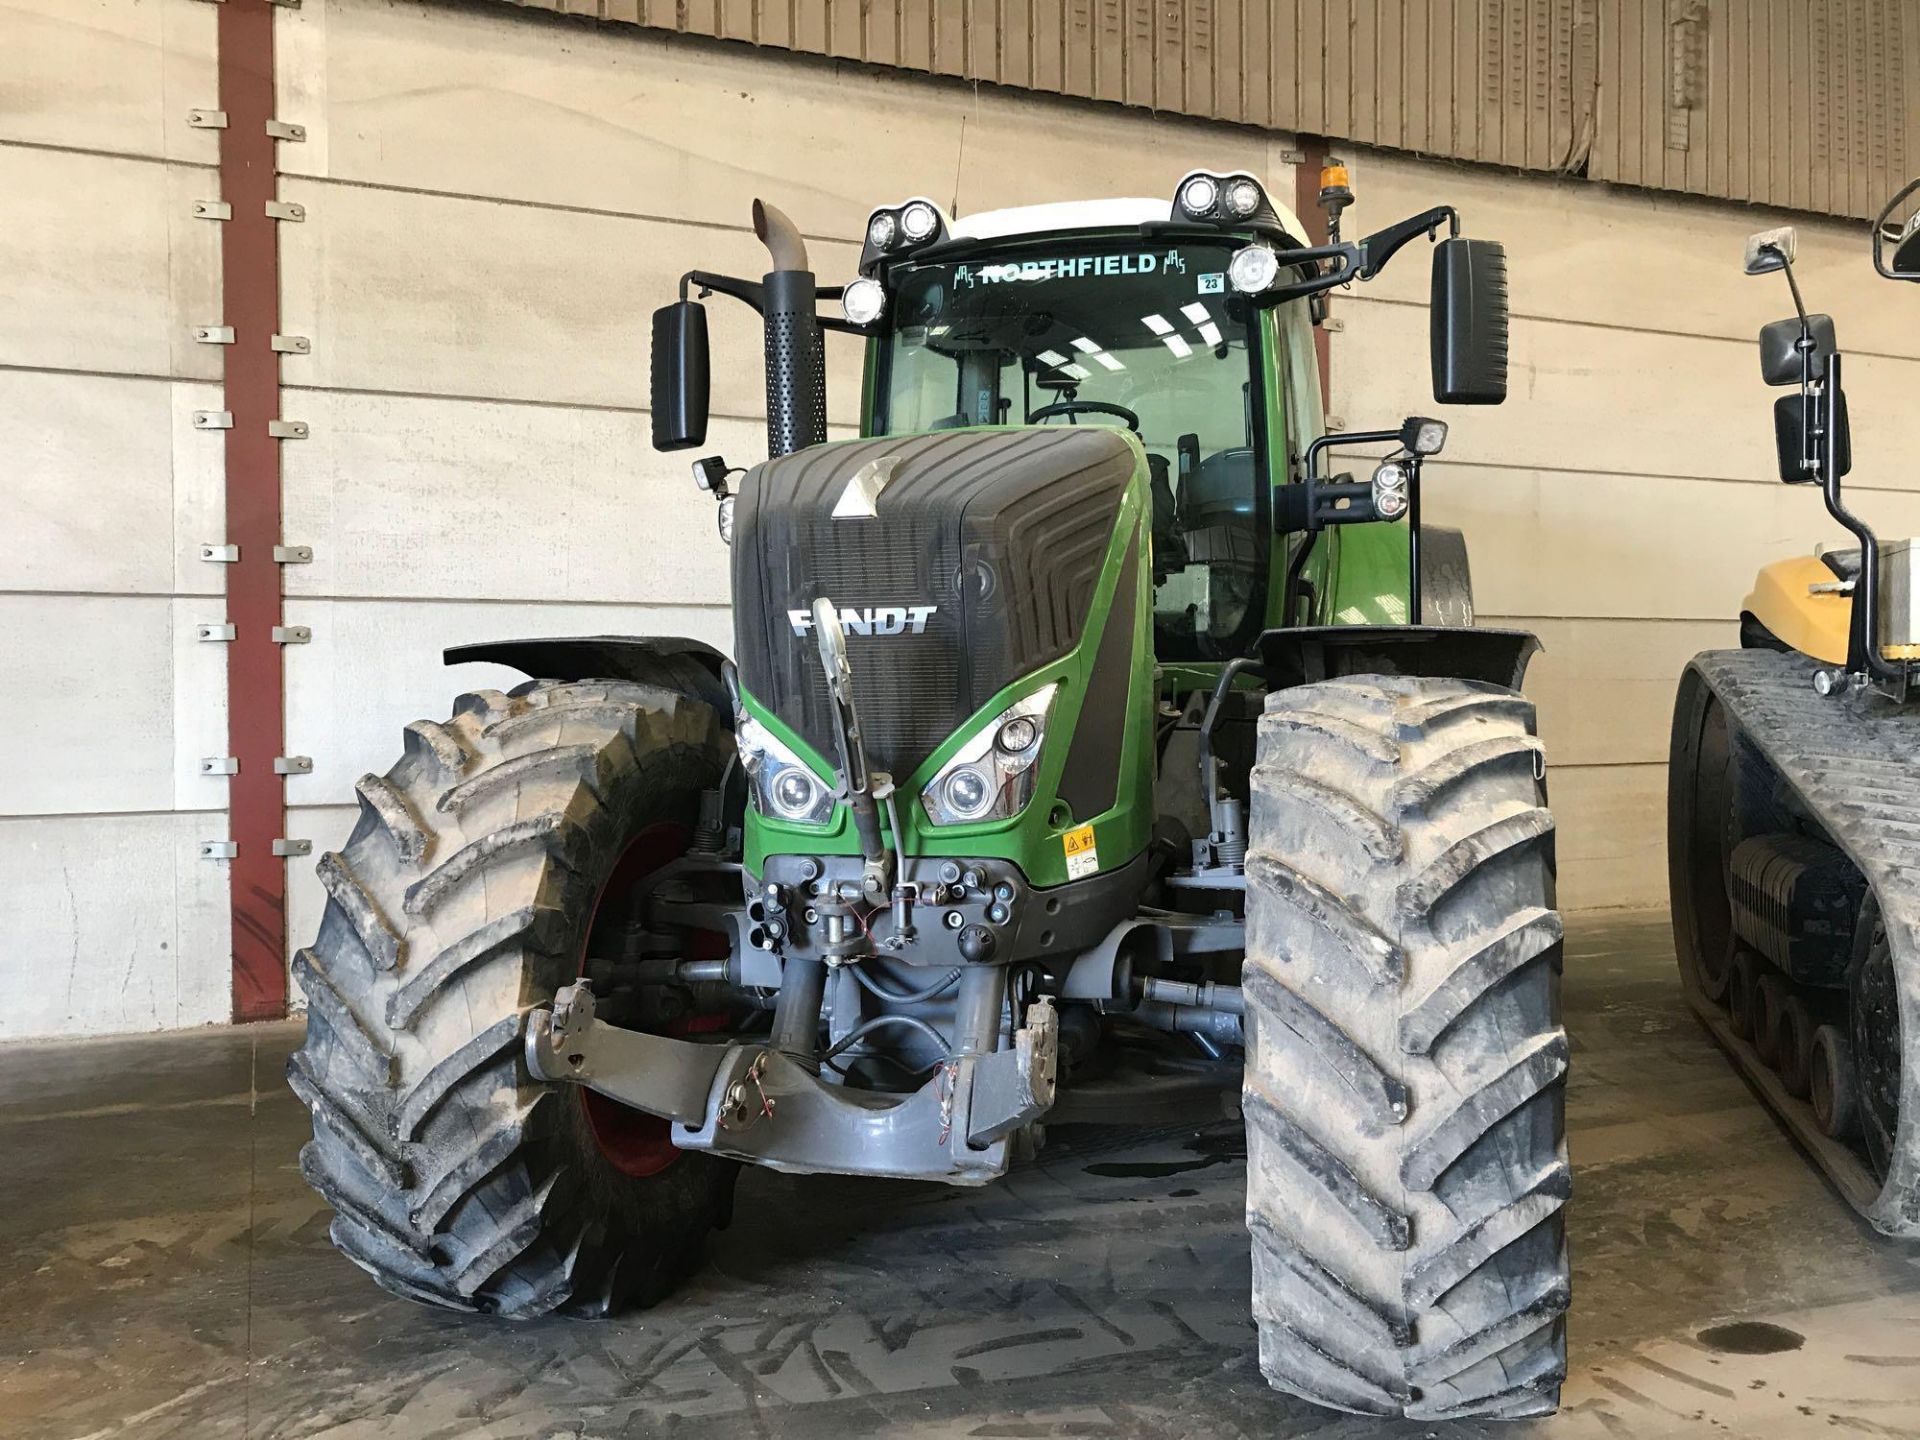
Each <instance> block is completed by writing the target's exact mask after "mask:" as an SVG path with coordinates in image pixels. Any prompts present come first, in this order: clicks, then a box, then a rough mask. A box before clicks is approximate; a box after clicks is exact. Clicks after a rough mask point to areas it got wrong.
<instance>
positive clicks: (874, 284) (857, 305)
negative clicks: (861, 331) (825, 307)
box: [840, 276, 887, 325]
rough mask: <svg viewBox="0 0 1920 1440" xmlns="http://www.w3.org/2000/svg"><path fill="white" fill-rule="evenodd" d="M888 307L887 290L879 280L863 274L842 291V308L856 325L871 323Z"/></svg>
mask: <svg viewBox="0 0 1920 1440" xmlns="http://www.w3.org/2000/svg"><path fill="white" fill-rule="evenodd" d="M886 308H887V292H886V289H885V287H884V286H882V285H881V283H880V282H879V281H878V280H874V279H871V278H869V277H866V276H862V277H861V278H860V279H858V280H850V281H848V282H847V288H846V289H844V290H842V291H841V292H840V310H841V313H842V314H844V315H845V316H846V317H847V319H848V320H850V321H851V322H853V323H854V324H855V325H871V324H873V322H874V321H876V320H878V319H879V318H880V316H881V313H882V312H883V311H884V310H885V309H886Z"/></svg>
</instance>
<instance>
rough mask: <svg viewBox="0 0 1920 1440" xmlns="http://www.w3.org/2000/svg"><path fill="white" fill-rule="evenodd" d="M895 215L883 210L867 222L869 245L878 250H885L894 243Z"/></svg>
mask: <svg viewBox="0 0 1920 1440" xmlns="http://www.w3.org/2000/svg"><path fill="white" fill-rule="evenodd" d="M893 234H894V227H893V215H892V213H891V212H889V211H886V210H882V211H881V212H880V213H879V214H878V215H876V216H874V217H873V218H872V219H871V220H869V221H867V243H868V244H869V245H871V246H873V248H874V249H876V250H884V249H886V248H887V246H889V245H891V244H892V243H893Z"/></svg>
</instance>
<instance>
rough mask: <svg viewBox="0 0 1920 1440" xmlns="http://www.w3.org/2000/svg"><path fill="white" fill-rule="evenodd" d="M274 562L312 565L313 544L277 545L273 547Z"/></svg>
mask: <svg viewBox="0 0 1920 1440" xmlns="http://www.w3.org/2000/svg"><path fill="white" fill-rule="evenodd" d="M273 563H274V564H276V565H311V564H312V563H313V547H312V546H311V545H276V546H274V547H273Z"/></svg>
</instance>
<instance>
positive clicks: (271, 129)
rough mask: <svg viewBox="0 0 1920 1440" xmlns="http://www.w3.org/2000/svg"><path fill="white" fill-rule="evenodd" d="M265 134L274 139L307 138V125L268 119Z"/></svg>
mask: <svg viewBox="0 0 1920 1440" xmlns="http://www.w3.org/2000/svg"><path fill="white" fill-rule="evenodd" d="M267 134H269V135H271V136H272V137H273V138H274V139H275V140H304V139H306V138H307V127H306V126H304V125H295V124H292V123H290V122H289V121H286V120H269V121H267Z"/></svg>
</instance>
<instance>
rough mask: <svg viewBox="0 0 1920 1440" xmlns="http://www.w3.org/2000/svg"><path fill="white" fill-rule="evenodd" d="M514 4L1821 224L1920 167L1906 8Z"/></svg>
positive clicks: (1898, 4)
mask: <svg viewBox="0 0 1920 1440" xmlns="http://www.w3.org/2000/svg"><path fill="white" fill-rule="evenodd" d="M511 3H515V4H520V5H525V6H527V7H529V8H534V9H543V10H554V11H559V12H561V13H565V14H580V15H588V16H594V17H597V18H600V19H604V20H616V21H625V22H627V23H630V24H636V25H646V26H651V27H654V28H659V29H666V30H677V31H682V32H685V33H689V34H696V35H707V36H714V37H717V38H720V39H728V40H744V41H748V42H750V43H753V44H757V45H768V46H777V47H781V48H785V49H790V50H796V51H801V52H804V53H808V54H816V55H828V56H833V57H836V58H840V59H848V60H858V61H864V62H867V63H870V64H877V65H890V66H897V67H899V68H902V69H907V70H917V71H924V72H927V73H930V74H935V75H952V76H959V77H963V78H966V79H973V80H983V81H988V82H992V83H995V84H1002V85H1010V86H1016V87H1019V88H1023V89H1031V90H1039V91H1044V92H1047V93H1050V94H1064V95H1074V96H1083V97H1086V98H1088V99H1094V100H1106V101H1113V102H1116V103H1119V104H1123V105H1137V106H1143V107H1147V108H1150V109H1156V110H1164V111H1171V112H1174V113H1178V114H1183V115H1194V116H1200V117H1204V118H1209V119H1217V120H1236V121H1243V122H1246V123H1250V124H1255V125H1263V126H1270V127H1273V128H1276V129H1282V130H1294V131H1301V132H1306V133H1311V134H1323V135H1329V136H1332V137H1334V138H1336V139H1341V140H1348V141H1356V142H1361V143H1366V144H1372V145H1382V146H1388V147H1392V148H1395V149H1404V150H1412V151H1417V152H1421V153H1425V154H1433V155H1446V156H1452V157H1455V158H1458V159H1463V160H1480V161H1487V162H1490V163H1493V164H1499V165H1512V166H1516V167H1519V168H1523V169H1530V170H1558V171H1566V172H1571V173H1585V174H1589V175H1591V177H1592V178H1594V179H1598V180H1617V181H1621V182H1624V183H1628V184H1635V185H1648V186H1653V187H1656V188H1662V189H1670V190H1683V191H1687V192H1690V193H1693V194H1701V195H1717V196H1725V197H1728V198H1732V199H1740V200H1753V201H1757V202H1763V203H1766V204H1772V205H1782V206H1790V207H1793V208H1798V209H1805V210H1814V211H1822V212H1827V213H1832V214H1840V215H1869V214H1872V213H1873V210H1874V208H1875V206H1876V197H1884V196H1886V195H1888V194H1890V193H1891V192H1892V190H1893V189H1894V188H1895V187H1896V186H1897V185H1898V184H1899V183H1900V181H1901V180H1903V179H1905V178H1906V176H1905V173H1904V169H1905V167H1907V166H1911V165H1913V164H1914V163H1915V161H1916V159H1920V105H1908V104H1906V103H1904V99H1905V92H1906V85H1907V82H1908V79H1909V78H1911V79H1912V80H1913V81H1914V82H1915V83H1920V0H511Z"/></svg>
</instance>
